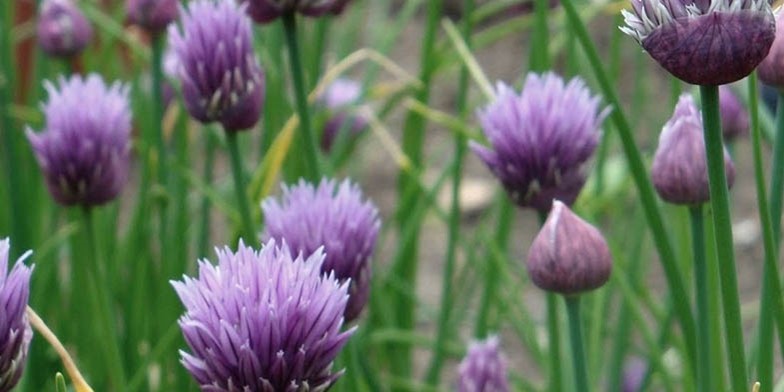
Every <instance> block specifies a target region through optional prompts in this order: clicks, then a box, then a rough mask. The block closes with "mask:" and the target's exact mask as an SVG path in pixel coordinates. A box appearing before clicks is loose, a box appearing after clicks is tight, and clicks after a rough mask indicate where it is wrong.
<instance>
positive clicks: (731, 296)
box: [700, 86, 748, 391]
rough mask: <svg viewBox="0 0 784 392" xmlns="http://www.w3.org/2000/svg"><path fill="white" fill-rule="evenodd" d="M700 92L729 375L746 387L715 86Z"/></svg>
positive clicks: (737, 388) (737, 386) (739, 388)
mask: <svg viewBox="0 0 784 392" xmlns="http://www.w3.org/2000/svg"><path fill="white" fill-rule="evenodd" d="M700 95H701V96H702V120H703V125H704V133H705V153H706V155H707V160H708V182H709V184H710V202H711V209H712V212H713V214H712V216H713V227H714V232H715V243H714V244H713V245H714V246H715V248H716V255H717V257H718V261H719V277H720V280H721V298H722V304H723V307H724V324H725V328H726V330H725V334H726V339H727V352H728V355H729V358H728V359H729V367H730V376H731V377H730V379H731V381H732V389H733V390H735V391H742V390H744V389H746V388H748V376H747V374H746V354H745V352H744V351H743V329H742V325H741V319H740V299H739V297H738V277H737V272H736V270H735V252H734V249H733V248H732V244H733V243H732V221H731V219H730V203H729V193H728V191H727V177H726V174H725V172H724V143H723V141H722V134H721V119H720V117H719V87H718V86H700Z"/></svg>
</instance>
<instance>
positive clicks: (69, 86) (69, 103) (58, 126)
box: [27, 74, 131, 207]
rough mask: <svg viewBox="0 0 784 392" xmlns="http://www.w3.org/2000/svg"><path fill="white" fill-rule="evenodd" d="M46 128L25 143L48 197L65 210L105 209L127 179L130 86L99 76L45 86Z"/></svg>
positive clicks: (129, 143) (129, 150) (31, 136)
mask: <svg viewBox="0 0 784 392" xmlns="http://www.w3.org/2000/svg"><path fill="white" fill-rule="evenodd" d="M44 87H45V88H46V91H47V92H48V93H49V100H48V101H47V102H46V103H45V104H44V117H45V118H46V126H45V128H44V131H43V132H42V133H36V132H33V130H32V129H30V128H28V129H27V139H28V140H29V141H30V144H31V145H32V147H33V151H34V153H35V157H36V159H37V161H38V164H39V166H40V167H41V170H42V171H43V174H44V178H45V179H46V185H47V187H48V188H49V192H50V193H51V194H52V197H53V198H54V199H55V200H56V201H57V202H58V203H60V204H62V205H64V206H73V205H80V206H83V207H90V206H97V205H101V204H105V203H107V202H109V201H111V200H113V199H115V198H116V197H117V195H118V194H119V193H120V191H121V190H122V188H123V186H124V185H125V183H126V182H127V180H128V170H129V165H130V154H131V139H130V136H131V111H130V105H129V101H128V86H127V85H125V84H122V83H119V82H115V83H113V84H112V85H110V86H107V85H106V84H105V83H104V81H103V79H102V78H101V77H100V76H98V75H97V74H90V75H88V76H85V77H82V76H78V75H75V76H71V77H70V78H68V79H66V78H63V77H61V78H60V79H59V81H58V84H57V85H55V84H53V83H50V82H46V83H45V84H44Z"/></svg>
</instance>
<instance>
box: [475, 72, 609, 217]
mask: <svg viewBox="0 0 784 392" xmlns="http://www.w3.org/2000/svg"><path fill="white" fill-rule="evenodd" d="M497 90H498V97H497V98H496V99H495V101H494V102H492V103H491V104H490V105H489V106H487V107H486V108H484V109H483V110H481V111H480V112H479V121H480V122H481V124H482V129H483V130H484V133H485V136H486V137H487V139H488V140H489V141H490V144H491V147H484V146H482V145H480V144H478V143H475V142H472V143H471V145H470V146H471V149H472V150H473V151H474V153H476V155H478V156H479V158H480V159H481V160H482V161H484V163H485V164H486V165H487V167H488V168H490V170H491V171H492V172H493V174H495V176H496V177H498V179H499V180H500V181H501V183H502V184H503V185H504V187H505V188H506V190H507V192H508V193H509V195H510V196H511V198H512V200H514V202H515V203H517V205H519V206H521V207H533V208H535V209H537V210H539V211H543V212H547V211H549V210H550V205H551V204H552V201H553V199H558V200H561V201H563V202H564V203H566V204H572V203H573V202H574V200H575V199H577V195H578V194H579V193H580V190H581V189H582V187H583V185H584V184H585V179H586V176H587V172H588V170H587V169H588V168H587V165H588V160H589V159H590V158H591V156H592V155H593V152H594V150H595V149H596V145H597V144H598V142H599V136H600V132H599V127H600V125H601V123H602V121H603V120H604V118H605V116H606V115H607V113H608V109H604V110H602V109H601V108H600V104H599V97H596V96H591V94H590V92H589V91H588V89H587V88H586V87H585V83H583V81H582V80H581V79H579V78H574V79H572V80H570V81H569V82H568V83H564V81H563V79H561V78H560V77H558V76H557V75H555V74H553V73H545V74H543V75H536V74H529V75H528V76H527V77H526V79H525V84H524V86H523V91H522V93H520V94H517V93H515V92H514V91H513V90H512V89H511V88H509V87H507V86H506V85H504V84H503V83H499V84H498V87H497Z"/></svg>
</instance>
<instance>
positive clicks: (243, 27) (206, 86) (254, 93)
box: [169, 0, 264, 132]
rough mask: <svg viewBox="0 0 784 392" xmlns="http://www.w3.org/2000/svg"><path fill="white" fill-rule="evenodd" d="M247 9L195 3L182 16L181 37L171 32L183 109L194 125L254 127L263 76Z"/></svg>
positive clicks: (224, 2) (225, 2)
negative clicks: (255, 50) (217, 123)
mask: <svg viewBox="0 0 784 392" xmlns="http://www.w3.org/2000/svg"><path fill="white" fill-rule="evenodd" d="M245 7H246V5H238V4H237V3H235V2H234V0H219V1H217V2H215V1H210V0H196V1H193V2H190V3H189V4H188V8H187V10H184V11H183V16H182V32H181V31H180V30H179V29H177V28H176V27H175V26H171V27H170V28H169V31H170V32H169V44H170V46H171V47H172V48H173V49H174V51H175V53H177V57H178V58H179V60H178V61H179V64H180V69H179V76H180V81H181V82H182V93H183V96H184V97H185V107H186V108H187V109H188V112H189V113H190V114H191V116H193V117H194V118H195V119H196V120H198V121H200V122H202V123H211V122H214V121H217V122H220V123H221V125H223V128H224V129H225V130H226V131H227V132H236V131H240V130H243V129H248V128H251V127H253V126H254V125H255V124H256V122H258V120H259V116H260V115H261V106H262V103H263V100H264V73H263V72H262V70H261V67H260V66H259V62H258V60H257V59H256V57H255V55H254V53H253V44H252V40H253V38H252V35H251V25H250V19H248V17H247V16H246V15H245V14H244V11H245Z"/></svg>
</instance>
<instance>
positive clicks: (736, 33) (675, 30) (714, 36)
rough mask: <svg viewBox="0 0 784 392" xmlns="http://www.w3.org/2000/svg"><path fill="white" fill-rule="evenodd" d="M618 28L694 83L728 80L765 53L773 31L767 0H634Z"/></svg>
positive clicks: (747, 70) (748, 68) (751, 66)
mask: <svg viewBox="0 0 784 392" xmlns="http://www.w3.org/2000/svg"><path fill="white" fill-rule="evenodd" d="M632 8H633V9H632V11H631V12H630V11H626V10H624V11H622V12H623V16H624V19H625V23H626V26H622V27H621V30H622V31H623V32H624V33H626V34H628V35H630V36H632V37H633V38H634V39H636V40H637V41H638V42H639V43H640V44H641V45H642V47H643V48H644V49H645V50H646V51H647V52H648V53H649V54H650V55H651V57H653V59H654V60H656V61H657V62H658V63H659V64H660V65H661V66H662V67H664V68H665V69H666V70H667V71H669V72H670V73H671V74H673V75H674V76H675V77H677V78H679V79H681V80H683V81H685V82H687V83H692V84H699V85H720V84H726V83H732V82H734V81H736V80H740V79H742V78H744V77H746V75H748V74H750V73H751V71H753V70H754V68H756V67H757V65H758V64H759V63H760V61H762V59H764V58H765V55H767V54H768V50H769V49H770V45H771V44H772V43H773V38H774V36H775V34H776V26H775V20H774V18H773V12H772V11H771V8H770V4H768V1H767V0H696V1H692V0H632Z"/></svg>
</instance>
